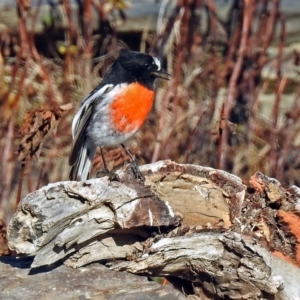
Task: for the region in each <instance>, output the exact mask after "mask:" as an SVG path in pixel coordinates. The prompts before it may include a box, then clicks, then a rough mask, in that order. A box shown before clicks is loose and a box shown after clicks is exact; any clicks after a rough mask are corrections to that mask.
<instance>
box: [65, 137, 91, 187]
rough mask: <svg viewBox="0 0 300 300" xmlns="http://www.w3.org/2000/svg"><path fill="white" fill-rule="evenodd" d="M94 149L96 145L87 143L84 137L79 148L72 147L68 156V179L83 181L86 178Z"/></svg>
mask: <svg viewBox="0 0 300 300" xmlns="http://www.w3.org/2000/svg"><path fill="white" fill-rule="evenodd" d="M74 146H75V145H74ZM95 151H96V147H94V146H91V145H90V144H88V143H87V140H86V139H85V141H84V142H83V144H82V145H81V147H80V148H79V149H78V148H77V147H73V149H72V152H71V155H70V158H69V164H70V166H71V171H70V175H69V179H70V180H78V181H83V180H87V179H88V176H89V171H90V167H91V164H92V161H93V158H94V155H95Z"/></svg>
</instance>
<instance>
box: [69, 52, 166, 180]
mask: <svg viewBox="0 0 300 300" xmlns="http://www.w3.org/2000/svg"><path fill="white" fill-rule="evenodd" d="M156 78H162V79H170V75H169V74H168V73H166V72H165V71H163V70H162V68H161V63H160V61H159V59H158V58H156V57H154V56H151V55H148V54H145V53H140V52H135V51H130V50H125V49H122V50H121V51H120V53H119V56H118V58H117V59H116V60H115V61H114V63H113V64H112V65H111V67H110V68H109V70H108V71H107V73H106V74H105V76H104V78H103V80H102V82H101V83H100V84H99V85H98V86H97V87H96V88H95V89H94V90H93V91H92V92H91V93H90V94H89V95H88V96H87V97H86V98H84V99H83V101H82V105H81V107H80V109H79V110H78V112H77V113H76V115H75V117H74V119H73V123H72V135H73V147H72V150H71V154H70V157H69V164H70V166H71V171H70V176H69V177H70V180H86V179H88V176H89V171H90V166H91V164H92V160H93V157H94V155H95V152H96V148H97V147H100V153H101V156H102V160H103V165H104V172H105V173H106V174H107V175H109V176H110V178H111V180H114V179H116V180H118V178H117V177H115V176H116V174H114V173H111V172H109V171H108V168H107V165H106V162H105V159H104V155H103V151H102V148H103V147H116V146H119V145H122V147H123V148H124V149H125V150H126V152H127V153H128V155H129V157H130V159H131V167H132V170H133V172H134V175H135V177H136V178H139V179H143V176H142V174H141V172H140V171H139V168H138V165H137V162H136V160H135V159H134V157H133V156H132V155H131V153H130V152H129V151H128V150H127V148H126V147H125V145H124V144H123V143H124V142H125V141H126V140H127V139H129V138H130V137H132V136H133V135H134V134H135V133H136V132H137V131H138V130H139V129H140V128H141V126H142V125H143V123H144V122H145V120H146V118H147V116H148V114H149V112H150V110H151V107H152V104H153V101H154V81H155V79H156Z"/></svg>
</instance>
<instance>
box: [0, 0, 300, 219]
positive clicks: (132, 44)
mask: <svg viewBox="0 0 300 300" xmlns="http://www.w3.org/2000/svg"><path fill="white" fill-rule="evenodd" d="M121 48H129V49H131V50H136V51H142V52H147V53H150V54H153V55H156V56H157V57H159V58H160V59H161V61H162V62H163V67H164V68H165V69H166V70H167V71H168V72H169V73H171V74H172V80H171V81H169V82H167V83H165V82H158V90H157V93H156V102H155V105H154V107H153V109H152V112H151V115H150V116H149V118H148V120H147V122H146V124H145V125H144V126H143V128H142V130H140V131H139V132H138V133H137V134H136V136H135V137H134V138H133V139H131V140H130V141H128V142H127V146H128V147H129V148H130V150H131V152H132V153H133V154H134V155H135V156H136V157H137V159H138V161H139V163H140V164H143V163H150V162H155V161H157V160H161V159H171V160H174V161H176V162H178V163H191V164H199V165H202V166H210V167H212V168H220V169H223V170H226V171H228V172H231V173H233V174H235V175H238V176H240V177H241V178H242V179H243V180H245V182H247V180H248V179H249V178H250V176H251V175H253V174H254V173H255V172H256V171H261V172H263V173H264V174H266V175H268V176H271V177H276V178H277V179H278V180H279V181H280V182H281V183H282V184H283V185H285V186H289V185H293V184H295V185H298V186H299V185H300V155H299V146H300V136H299V134H300V130H299V127H300V119H299V116H300V85H299V82H300V73H299V72H300V1H292V0H281V1H280V0H256V1H254V0H243V1H242V0H227V1H226V0H127V1H122V0H85V1H83V0H76V1H75V0H74V1H71V0H61V1H58V0H56V1H55V0H48V1H47V0H43V1H39V0H36V1H30V0H19V1H8V0H6V1H5V0H2V1H1V0H0V113H1V119H0V154H1V156H0V158H1V161H0V201H1V202H0V219H2V220H4V223H5V222H7V220H9V218H10V216H11V214H12V212H13V211H14V209H15V207H16V205H17V204H18V202H19V201H20V199H21V198H22V197H24V196H25V195H26V194H27V193H29V192H32V191H34V190H36V189H38V188H40V187H42V186H44V185H46V184H48V183H51V182H56V181H62V180H68V173H69V166H68V155H69V152H70V147H71V143H72V138H71V122H72V118H73V116H74V114H75V112H76V111H77V109H78V107H79V106H80V103H81V100H82V99H83V97H84V96H85V95H86V94H88V93H89V92H90V91H91V90H92V88H94V87H95V86H96V85H97V84H98V83H99V82H100V81H101V78H102V76H103V74H104V73H105V72H106V70H107V68H108V67H109V65H110V64H111V63H112V61H113V60H114V59H115V58H116V56H117V55H118V51H119V50H120V49H121ZM106 159H107V161H109V167H110V168H111V169H115V168H120V167H123V166H125V165H126V164H127V159H128V157H127V156H126V153H124V152H123V149H121V148H120V149H119V148H118V149H106ZM101 168H102V162H101V159H100V157H99V156H97V157H96V158H95V161H94V164H93V175H95V174H96V173H97V172H98V171H100V170H101ZM4 223H3V224H4ZM0 225H1V224H0Z"/></svg>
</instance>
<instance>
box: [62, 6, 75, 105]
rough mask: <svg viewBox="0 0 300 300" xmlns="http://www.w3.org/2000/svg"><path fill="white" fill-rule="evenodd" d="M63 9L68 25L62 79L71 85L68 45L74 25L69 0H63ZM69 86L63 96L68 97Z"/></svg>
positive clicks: (70, 41) (70, 60)
mask: <svg viewBox="0 0 300 300" xmlns="http://www.w3.org/2000/svg"><path fill="white" fill-rule="evenodd" d="M63 3H64V10H65V14H66V17H67V21H68V27H67V30H66V41H65V42H66V54H65V64H64V79H65V82H66V84H67V85H71V81H72V79H71V74H72V69H73V59H72V54H71V49H70V46H71V44H72V41H73V39H74V34H73V33H74V31H75V29H74V26H73V24H72V17H71V6H70V2H69V0H64V1H63ZM68 91H69V88H68V87H67V88H66V91H65V93H66V94H65V95H64V96H65V97H64V98H68V99H69V98H70V97H69V92H68Z"/></svg>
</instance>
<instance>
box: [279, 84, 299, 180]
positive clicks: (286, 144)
mask: <svg viewBox="0 0 300 300" xmlns="http://www.w3.org/2000/svg"><path fill="white" fill-rule="evenodd" d="M299 100H300V86H298V88H297V91H296V93H295V98H294V101H293V105H292V108H291V110H290V111H289V113H288V114H287V115H286V118H287V119H286V124H285V130H284V137H285V138H284V141H283V145H282V150H281V152H280V156H279V158H278V163H277V165H278V168H277V176H278V177H277V178H278V179H279V180H280V177H281V180H283V179H284V172H283V171H284V164H285V163H286V161H287V158H288V155H289V153H291V148H292V142H293V134H294V125H295V120H296V119H298V118H299V114H300V110H299V103H298V102H299Z"/></svg>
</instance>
